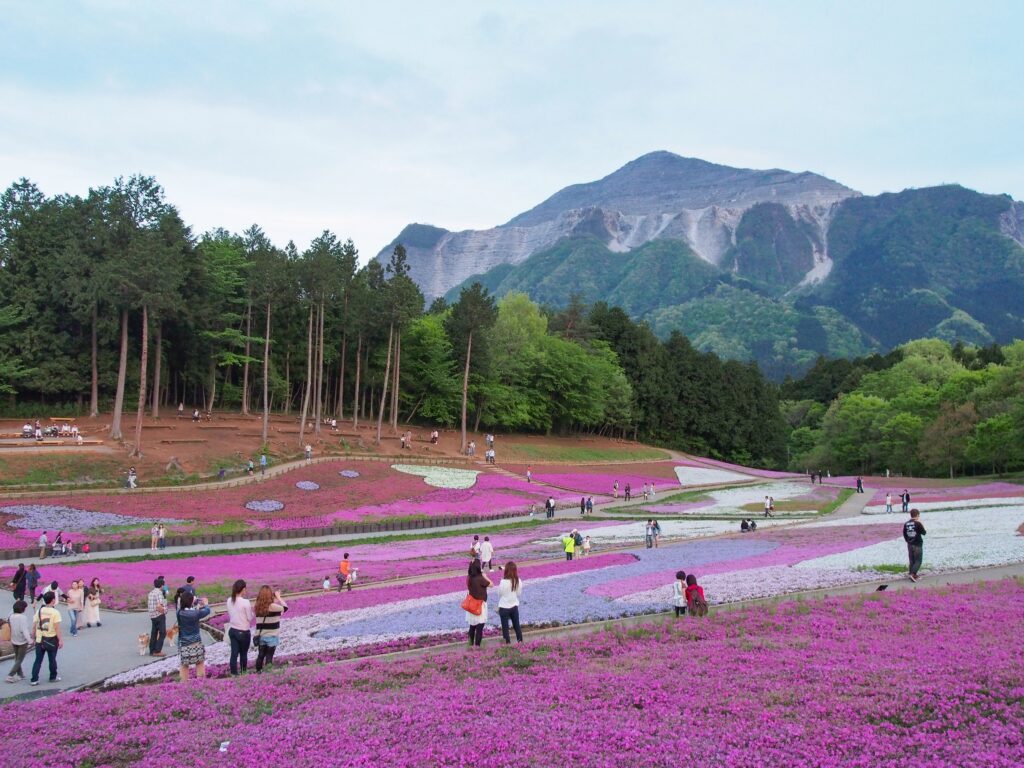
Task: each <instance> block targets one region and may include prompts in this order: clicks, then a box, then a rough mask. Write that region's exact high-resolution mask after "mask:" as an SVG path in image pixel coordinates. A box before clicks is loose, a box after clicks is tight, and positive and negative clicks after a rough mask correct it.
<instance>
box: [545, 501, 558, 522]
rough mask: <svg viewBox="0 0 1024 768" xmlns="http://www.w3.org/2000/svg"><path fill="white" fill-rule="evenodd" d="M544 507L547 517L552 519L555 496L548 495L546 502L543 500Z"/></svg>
mask: <svg viewBox="0 0 1024 768" xmlns="http://www.w3.org/2000/svg"><path fill="white" fill-rule="evenodd" d="M544 508H545V510H547V514H548V517H549V518H552V519H553V518H554V517H555V497H554V496H548V500H547V501H546V502H544Z"/></svg>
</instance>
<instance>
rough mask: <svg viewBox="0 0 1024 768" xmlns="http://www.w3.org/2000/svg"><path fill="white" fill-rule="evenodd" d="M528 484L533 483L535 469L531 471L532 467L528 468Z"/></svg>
mask: <svg viewBox="0 0 1024 768" xmlns="http://www.w3.org/2000/svg"><path fill="white" fill-rule="evenodd" d="M526 482H528V483H532V482H533V469H531V468H530V467H527V468H526Z"/></svg>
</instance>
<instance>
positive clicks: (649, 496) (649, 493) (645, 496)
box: [643, 483, 651, 501]
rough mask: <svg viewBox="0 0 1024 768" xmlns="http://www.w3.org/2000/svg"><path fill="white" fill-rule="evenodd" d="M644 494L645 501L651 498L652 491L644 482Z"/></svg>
mask: <svg viewBox="0 0 1024 768" xmlns="http://www.w3.org/2000/svg"><path fill="white" fill-rule="evenodd" d="M643 494H644V501H648V500H650V498H651V492H650V491H649V490H647V483H644V485H643Z"/></svg>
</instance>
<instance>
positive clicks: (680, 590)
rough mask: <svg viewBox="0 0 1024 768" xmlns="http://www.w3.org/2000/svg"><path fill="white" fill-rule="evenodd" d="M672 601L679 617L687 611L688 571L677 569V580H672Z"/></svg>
mask: <svg viewBox="0 0 1024 768" xmlns="http://www.w3.org/2000/svg"><path fill="white" fill-rule="evenodd" d="M672 603H673V605H674V606H675V609H676V618H677V619H678V618H679V617H680V616H682V615H683V614H684V613H686V573H685V572H684V571H676V580H675V581H673V582H672Z"/></svg>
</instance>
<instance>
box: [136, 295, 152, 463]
mask: <svg viewBox="0 0 1024 768" xmlns="http://www.w3.org/2000/svg"><path fill="white" fill-rule="evenodd" d="M139 358H140V359H139V408H138V410H137V411H136V412H135V450H134V451H132V455H133V456H141V455H142V417H143V416H145V415H146V364H147V363H148V362H149V307H147V306H146V305H145V304H143V305H142V352H141V353H140V354H139Z"/></svg>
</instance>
